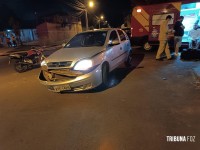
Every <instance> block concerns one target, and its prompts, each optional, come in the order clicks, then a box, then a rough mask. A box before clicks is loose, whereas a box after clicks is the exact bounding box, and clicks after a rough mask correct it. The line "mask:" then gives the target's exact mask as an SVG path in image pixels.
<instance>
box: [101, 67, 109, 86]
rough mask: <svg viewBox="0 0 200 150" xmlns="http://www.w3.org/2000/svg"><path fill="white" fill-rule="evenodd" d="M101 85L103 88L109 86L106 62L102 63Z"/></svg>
mask: <svg viewBox="0 0 200 150" xmlns="http://www.w3.org/2000/svg"><path fill="white" fill-rule="evenodd" d="M102 86H103V87H104V88H107V87H108V86H109V67H108V64H106V63H104V64H103V65H102Z"/></svg>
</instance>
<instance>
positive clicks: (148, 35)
mask: <svg viewBox="0 0 200 150" xmlns="http://www.w3.org/2000/svg"><path fill="white" fill-rule="evenodd" d="M167 15H171V16H172V17H173V19H172V21H171V22H170V23H169V27H170V28H173V25H174V23H175V22H176V21H177V19H178V17H179V16H180V15H182V16H184V17H185V18H184V21H183V24H184V26H185V27H186V28H185V33H184V37H183V42H185V43H187V42H188V41H187V34H188V31H189V30H191V29H192V27H193V24H194V22H197V21H198V20H199V19H200V2H197V1H194V0H183V1H181V2H180V1H179V2H169V3H162V4H153V5H143V6H136V7H134V8H133V10H132V17H131V37H132V42H133V44H134V45H138V43H139V45H141V46H143V47H144V49H145V50H149V49H151V48H152V46H153V45H158V35H159V32H160V31H159V29H160V23H161V22H162V21H163V20H165V18H166V16H167Z"/></svg>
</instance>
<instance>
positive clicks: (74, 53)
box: [46, 47, 103, 62]
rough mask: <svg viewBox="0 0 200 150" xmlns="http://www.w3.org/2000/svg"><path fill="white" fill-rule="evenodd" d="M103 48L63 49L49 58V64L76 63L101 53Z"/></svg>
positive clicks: (47, 59)
mask: <svg viewBox="0 0 200 150" xmlns="http://www.w3.org/2000/svg"><path fill="white" fill-rule="evenodd" d="M102 50H103V47H80V48H79V47H78V48H62V49H60V50H58V51H56V52H54V53H53V54H51V55H50V56H49V57H48V58H46V61H47V62H62V61H73V62H76V61H78V60H80V59H83V58H90V57H92V56H93V55H95V54H97V53H99V52H101V51H102Z"/></svg>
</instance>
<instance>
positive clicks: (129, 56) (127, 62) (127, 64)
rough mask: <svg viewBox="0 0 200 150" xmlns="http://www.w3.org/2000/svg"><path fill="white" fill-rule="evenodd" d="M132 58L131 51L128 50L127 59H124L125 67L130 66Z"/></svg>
mask: <svg viewBox="0 0 200 150" xmlns="http://www.w3.org/2000/svg"><path fill="white" fill-rule="evenodd" d="M132 60H133V51H132V50H130V52H129V54H128V57H127V59H126V61H125V65H126V67H131V65H132Z"/></svg>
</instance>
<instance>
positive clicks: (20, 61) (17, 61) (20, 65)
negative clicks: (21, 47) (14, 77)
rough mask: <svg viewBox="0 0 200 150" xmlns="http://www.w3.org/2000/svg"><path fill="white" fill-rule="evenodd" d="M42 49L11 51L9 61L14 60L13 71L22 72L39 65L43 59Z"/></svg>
mask: <svg viewBox="0 0 200 150" xmlns="http://www.w3.org/2000/svg"><path fill="white" fill-rule="evenodd" d="M44 58H45V56H44V55H43V49H41V48H39V49H36V48H32V49H30V50H28V51H27V52H25V53H12V54H10V55H9V63H11V61H12V62H14V69H15V71H17V72H19V73H22V72H25V71H27V70H30V69H33V68H35V67H39V66H40V63H41V62H42V61H43V60H44Z"/></svg>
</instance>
